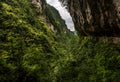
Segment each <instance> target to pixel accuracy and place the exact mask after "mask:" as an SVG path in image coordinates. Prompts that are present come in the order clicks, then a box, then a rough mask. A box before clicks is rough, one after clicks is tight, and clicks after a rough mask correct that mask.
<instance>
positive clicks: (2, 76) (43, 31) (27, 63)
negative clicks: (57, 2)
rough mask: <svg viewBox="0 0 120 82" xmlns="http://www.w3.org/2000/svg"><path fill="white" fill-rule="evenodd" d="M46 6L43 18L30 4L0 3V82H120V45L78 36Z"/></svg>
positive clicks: (13, 0)
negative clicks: (43, 18)
mask: <svg viewBox="0 0 120 82" xmlns="http://www.w3.org/2000/svg"><path fill="white" fill-rule="evenodd" d="M42 2H43V4H44V3H45V0H42ZM45 6H46V10H45V12H43V11H42V14H41V13H38V12H37V10H36V8H35V5H33V4H32V3H31V2H29V0H18V1H17V0H11V1H7V0H1V2H0V82H119V81H120V79H119V77H120V45H119V44H114V43H113V42H112V41H111V40H108V42H106V43H104V41H103V40H104V38H100V37H99V38H98V37H81V36H79V37H78V36H77V35H74V34H73V33H72V32H71V31H69V30H68V29H67V28H66V25H65V21H63V20H62V19H61V17H60V15H59V14H58V11H56V10H55V9H54V8H53V7H51V6H49V5H45ZM44 14H45V15H46V16H47V22H49V23H51V24H53V25H54V27H55V29H56V30H57V34H56V33H53V32H52V31H51V30H50V29H48V26H47V24H46V22H45V21H42V19H40V17H39V16H41V15H44Z"/></svg>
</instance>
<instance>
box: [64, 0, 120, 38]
mask: <svg viewBox="0 0 120 82" xmlns="http://www.w3.org/2000/svg"><path fill="white" fill-rule="evenodd" d="M62 1H63V0H62ZM66 1H67V5H68V10H69V11H70V13H71V16H72V18H73V21H74V23H75V27H76V30H77V31H79V33H80V34H81V35H83V36H87V35H92V36H120V19H119V14H120V13H119V10H120V7H119V0H66ZM63 2H64V1H63ZM64 3H66V2H64ZM116 3H117V4H116Z"/></svg>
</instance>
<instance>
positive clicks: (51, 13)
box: [45, 5, 67, 34]
mask: <svg viewBox="0 0 120 82" xmlns="http://www.w3.org/2000/svg"><path fill="white" fill-rule="evenodd" d="M45 14H46V16H47V20H48V21H49V22H50V23H52V24H53V25H54V27H55V30H57V31H58V33H59V34H60V33H61V32H64V31H66V30H67V26H66V24H65V21H64V20H63V19H62V18H61V16H60V14H59V12H58V11H57V10H56V9H55V8H54V7H52V6H50V5H47V6H46V10H45Z"/></svg>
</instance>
